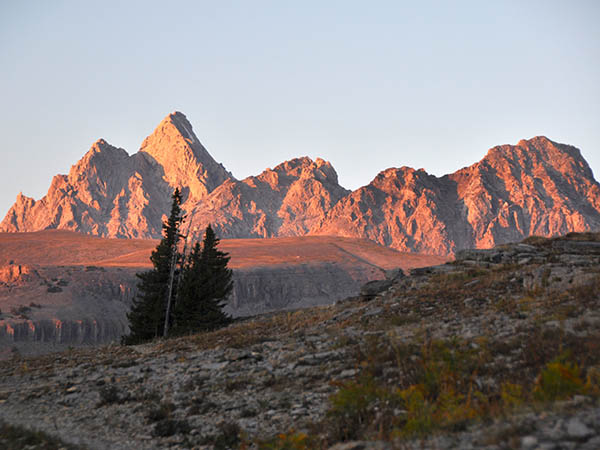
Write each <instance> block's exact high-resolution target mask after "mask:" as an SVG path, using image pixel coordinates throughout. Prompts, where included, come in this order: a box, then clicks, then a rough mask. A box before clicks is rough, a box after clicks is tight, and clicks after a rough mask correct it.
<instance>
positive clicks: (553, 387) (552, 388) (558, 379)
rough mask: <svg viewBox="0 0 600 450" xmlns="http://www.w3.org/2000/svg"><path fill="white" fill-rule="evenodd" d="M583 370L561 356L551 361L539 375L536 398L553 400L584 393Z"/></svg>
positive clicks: (536, 383) (535, 391)
mask: <svg viewBox="0 0 600 450" xmlns="http://www.w3.org/2000/svg"><path fill="white" fill-rule="evenodd" d="M583 392H584V384H583V381H582V380H581V370H580V368H579V366H578V365H577V364H576V363H571V362H568V361H565V360H564V358H563V357H559V358H557V359H555V360H554V361H551V362H549V363H548V364H547V365H546V367H545V368H544V369H542V372H541V373H540V375H539V376H538V377H537V379H536V382H535V387H534V389H533V395H534V397H535V399H536V400H539V401H544V402H552V401H556V400H562V399H565V398H568V397H570V396H572V395H575V394H579V393H583Z"/></svg>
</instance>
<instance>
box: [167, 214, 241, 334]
mask: <svg viewBox="0 0 600 450" xmlns="http://www.w3.org/2000/svg"><path fill="white" fill-rule="evenodd" d="M218 244H219V239H218V238H217V237H216V235H215V233H214V231H213V229H212V228H211V226H210V225H209V226H208V227H206V231H205V234H204V240H203V242H202V247H200V243H198V242H197V243H196V244H195V245H194V247H193V249H192V252H191V254H190V257H189V260H188V263H187V264H186V266H185V268H184V270H183V279H182V282H181V284H180V289H179V295H178V299H177V304H176V305H175V311H174V316H175V328H174V330H173V333H174V334H189V333H194V332H198V331H208V330H214V329H216V328H220V327H222V326H225V325H227V324H229V323H230V322H231V317H229V316H228V315H227V314H225V313H224V312H223V307H224V306H225V304H226V300H227V297H228V296H229V294H230V293H231V291H232V289H233V281H232V279H231V278H232V271H231V269H229V268H227V264H228V262H229V259H230V258H229V256H228V254H227V253H225V252H222V251H220V250H219V249H218V248H217V246H218Z"/></svg>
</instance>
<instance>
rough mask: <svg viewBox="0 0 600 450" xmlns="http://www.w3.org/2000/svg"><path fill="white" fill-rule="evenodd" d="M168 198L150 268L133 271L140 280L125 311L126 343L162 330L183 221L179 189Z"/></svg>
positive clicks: (159, 333)
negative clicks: (168, 202) (166, 214)
mask: <svg viewBox="0 0 600 450" xmlns="http://www.w3.org/2000/svg"><path fill="white" fill-rule="evenodd" d="M172 199H173V203H172V205H171V213H170V215H169V218H168V220H167V221H166V222H165V223H163V226H162V227H163V238H162V239H161V241H160V243H159V244H158V246H157V247H156V249H155V250H154V251H153V252H152V256H150V260H151V261H152V265H153V266H154V268H153V269H152V270H149V271H147V272H142V273H138V274H136V276H137V277H138V278H139V280H140V281H139V283H138V285H137V288H138V294H137V295H136V298H135V299H134V300H133V306H132V308H131V311H130V312H129V314H127V319H129V328H130V334H129V336H126V337H124V338H123V342H124V343H126V344H138V343H141V342H145V341H149V340H152V339H154V338H156V337H158V336H162V333H163V329H164V325H165V315H166V313H165V310H166V301H167V292H168V288H169V277H170V272H171V264H172V262H173V256H174V255H175V258H178V257H179V255H178V254H177V243H178V242H179V238H180V232H179V229H180V227H181V223H182V221H183V216H182V213H181V194H180V193H179V189H175V192H174V193H173V196H172Z"/></svg>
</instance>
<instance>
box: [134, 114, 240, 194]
mask: <svg viewBox="0 0 600 450" xmlns="http://www.w3.org/2000/svg"><path fill="white" fill-rule="evenodd" d="M140 153H145V154H147V155H148V156H150V157H151V159H153V160H154V161H155V162H156V163H158V164H159V165H160V166H161V167H162V170H163V172H164V175H163V178H164V180H165V181H166V182H167V183H168V184H169V185H170V186H172V187H180V188H182V190H184V191H186V193H187V198H186V200H191V201H197V200H199V199H201V198H203V197H205V196H206V195H207V194H208V193H210V192H211V191H213V190H214V189H215V188H216V187H217V186H219V185H220V184H221V183H223V182H224V181H225V180H227V179H230V178H233V176H232V175H231V174H230V173H229V172H228V171H227V170H226V169H225V168H224V167H223V165H221V164H219V163H217V162H216V161H215V160H214V159H213V157H212V156H211V155H210V154H209V153H208V151H207V150H206V148H204V146H203V145H202V144H201V143H200V140H199V139H198V138H197V136H196V135H195V134H194V130H193V128H192V125H191V124H190V123H189V122H188V120H187V118H186V117H185V115H184V114H183V113H180V112H174V113H171V114H169V115H168V116H167V117H165V118H164V119H163V120H162V121H161V122H160V124H159V125H158V126H157V127H156V129H155V130H154V132H153V133H152V134H151V135H150V136H148V137H147V138H146V139H145V140H144V142H143V143H142V146H141V147H140ZM183 188H185V189H183Z"/></svg>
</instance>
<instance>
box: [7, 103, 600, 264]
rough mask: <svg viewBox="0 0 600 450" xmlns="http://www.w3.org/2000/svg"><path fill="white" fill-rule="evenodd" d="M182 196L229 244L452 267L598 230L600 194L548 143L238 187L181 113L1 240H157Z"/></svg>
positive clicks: (98, 158)
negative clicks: (328, 247) (275, 240)
mask: <svg viewBox="0 0 600 450" xmlns="http://www.w3.org/2000/svg"><path fill="white" fill-rule="evenodd" d="M175 187H179V188H180V190H181V191H182V195H183V209H184V210H185V211H186V212H187V214H188V217H191V218H192V222H193V223H192V230H198V232H199V231H200V230H203V229H204V227H205V226H206V225H207V224H209V223H210V224H212V225H213V227H214V228H215V230H216V231H217V233H218V235H219V236H220V237H223V238H257V237H260V238H268V237H286V236H304V235H337V236H344V237H360V238H368V239H370V240H372V241H375V242H377V243H380V244H382V245H386V246H389V247H392V248H395V249H397V250H401V251H412V252H421V253H430V254H438V255H449V254H453V253H454V252H456V251H458V250H460V249H464V248H472V247H476V248H489V247H493V246H495V245H498V244H502V243H506V242H509V241H516V240H519V239H522V238H524V237H526V236H529V235H541V236H552V235H558V234H565V233H568V232H572V231H595V230H600V185H599V184H598V182H597V181H596V180H595V179H594V176H593V173H592V171H591V169H590V167H589V165H588V164H587V162H586V161H585V159H584V158H583V157H582V155H581V152H580V151H579V150H578V149H577V148H575V147H573V146H570V145H565V144H559V143H556V142H553V141H551V140H550V139H548V138H546V137H544V136H538V137H534V138H532V139H529V140H522V141H520V142H519V143H518V144H517V145H501V146H497V147H493V148H492V149H490V150H489V151H488V152H487V154H486V156H485V157H484V158H483V159H481V160H480V161H479V162H477V163H475V164H473V165H471V166H469V167H465V168H463V169H460V170H458V171H456V172H454V173H452V174H449V175H444V176H443V177H436V176H434V175H430V174H428V173H427V172H425V171H424V170H423V169H419V170H415V169H412V168H409V167H401V168H389V169H386V170H384V171H382V172H380V173H379V174H378V175H377V176H376V177H375V179H374V180H373V181H371V183H369V184H368V185H366V186H363V187H361V188H359V189H357V190H355V191H349V190H347V189H345V188H343V187H342V186H340V184H339V182H338V177H337V173H336V171H335V169H334V168H333V166H332V165H331V164H330V163H329V162H327V161H324V160H322V159H320V158H317V159H316V160H314V161H313V160H312V159H310V158H308V157H301V158H296V159H292V160H290V161H286V162H283V163H282V164H279V165H278V166H276V167H275V168H273V169H266V170H265V171H263V172H262V173H261V174H259V175H257V176H250V177H248V178H245V179H243V180H238V179H236V178H235V177H234V176H233V175H232V174H231V173H230V172H228V171H227V170H226V169H225V167H223V165H221V164H219V163H218V162H216V161H215V160H214V159H213V157H212V156H211V155H210V154H209V153H208V151H207V150H206V149H205V148H204V146H203V145H202V144H201V143H200V141H199V139H198V137H197V136H196V135H195V134H194V131H193V129H192V125H191V124H190V123H189V121H188V120H187V118H186V117H185V115H183V114H182V113H180V112H174V113H172V114H169V115H168V116H167V117H166V118H165V119H164V120H163V121H162V122H161V123H160V124H159V125H158V127H157V128H156V130H155V131H154V132H153V133H152V134H151V135H150V136H148V137H147V138H146V139H145V140H144V141H143V143H142V145H141V147H140V149H139V151H138V152H137V153H135V154H132V155H129V154H128V153H127V152H126V151H125V150H123V149H122V148H117V147H114V146H112V145H110V144H109V143H108V142H106V141H105V140H104V139H100V140H98V141H97V142H95V143H94V144H93V145H92V147H91V148H90V150H89V151H88V152H87V153H86V154H85V155H84V156H83V158H81V159H80V160H79V161H78V162H77V163H76V164H75V165H74V166H72V167H71V170H70V171H69V173H68V175H56V176H55V177H54V178H53V180H52V182H51V185H50V188H49V189H48V193H47V194H46V196H44V197H43V198H42V199H40V200H34V199H33V198H30V197H26V196H24V195H23V194H22V193H20V194H19V195H18V196H17V199H16V202H15V203H14V205H13V206H12V207H11V208H10V210H9V211H8V213H7V214H6V216H5V218H4V220H3V221H2V222H1V223H0V232H31V231H39V230H45V229H63V230H72V231H78V232H82V233H86V234H92V235H98V236H105V237H120V238H157V237H160V235H161V225H162V221H163V220H164V218H165V213H166V212H168V211H169V208H170V203H171V194H172V192H173V189H174V188H175Z"/></svg>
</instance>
